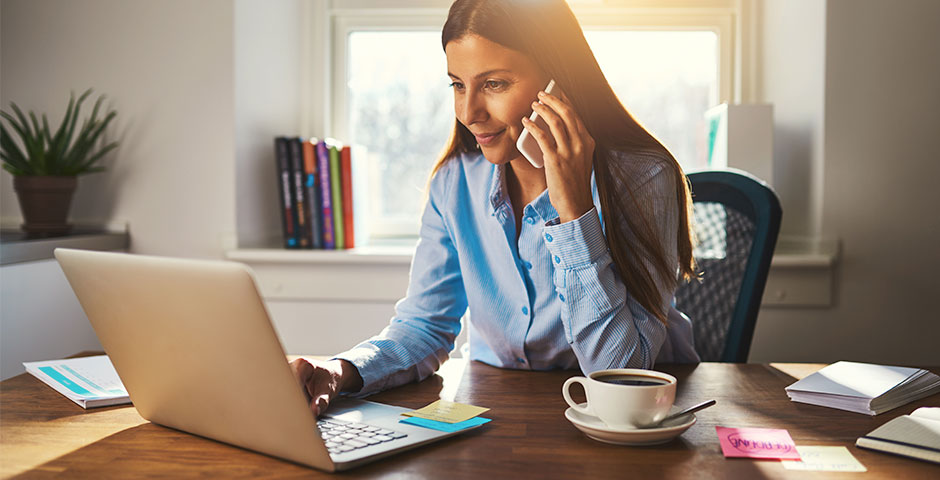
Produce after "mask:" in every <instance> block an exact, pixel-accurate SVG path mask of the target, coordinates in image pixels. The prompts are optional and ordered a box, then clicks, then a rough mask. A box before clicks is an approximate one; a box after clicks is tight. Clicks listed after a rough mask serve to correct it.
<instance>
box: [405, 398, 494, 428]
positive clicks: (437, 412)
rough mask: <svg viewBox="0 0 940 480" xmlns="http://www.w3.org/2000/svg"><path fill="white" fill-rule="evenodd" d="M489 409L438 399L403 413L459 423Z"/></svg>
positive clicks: (408, 415) (407, 415) (409, 415)
mask: <svg viewBox="0 0 940 480" xmlns="http://www.w3.org/2000/svg"><path fill="white" fill-rule="evenodd" d="M487 410H489V409H488V408H483V407H475V406H473V405H467V404H465V403H457V402H449V401H447V400H438V401H436V402H434V403H432V404H430V405H428V406H426V407H423V408H419V409H417V410H412V411H410V412H405V413H403V414H402V415H405V416H406V417H421V418H426V419H428V420H435V421H438V422H444V423H457V422H463V421H465V420H470V419H471V418H473V417H475V416H477V415H479V414H481V413H483V412H485V411H487Z"/></svg>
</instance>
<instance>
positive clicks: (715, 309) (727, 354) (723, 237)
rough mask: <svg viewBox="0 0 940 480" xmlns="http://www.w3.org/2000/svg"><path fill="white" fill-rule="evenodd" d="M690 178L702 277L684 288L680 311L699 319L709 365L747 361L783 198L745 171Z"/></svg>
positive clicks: (697, 331) (695, 322)
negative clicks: (710, 363) (719, 362)
mask: <svg viewBox="0 0 940 480" xmlns="http://www.w3.org/2000/svg"><path fill="white" fill-rule="evenodd" d="M688 177H689V182H690V183H691V186H692V208H693V211H694V226H695V227H694V228H695V235H696V237H697V239H698V244H697V245H696V248H695V251H694V256H695V259H696V262H697V264H698V269H699V271H700V272H701V274H702V277H701V280H700V281H697V280H692V281H691V282H689V283H686V284H683V285H681V286H680V287H679V289H678V291H677V292H676V308H678V309H679V311H681V312H683V313H685V314H686V315H688V316H689V318H690V319H692V326H693V331H694V335H695V350H696V351H697V352H698V354H699V355H700V356H701V357H702V360H704V361H721V362H738V363H743V362H746V361H747V355H748V352H749V350H750V348H751V338H752V337H753V335H754V326H755V324H756V323H757V313H758V310H759V309H760V302H761V297H762V296H763V294H764V285H765V284H766V283H767V273H768V271H769V270H770V261H771V259H772V258H773V252H774V247H775V246H776V244H777V234H778V232H779V231H780V219H781V217H782V215H783V211H782V209H781V208H780V200H779V199H777V195H776V194H775V193H774V191H773V190H771V188H770V187H769V186H767V184H765V183H764V182H762V181H760V180H759V179H757V178H756V177H754V176H752V175H750V174H748V173H746V172H743V171H740V170H731V169H729V170H721V171H706V172H696V173H691V174H689V175H688Z"/></svg>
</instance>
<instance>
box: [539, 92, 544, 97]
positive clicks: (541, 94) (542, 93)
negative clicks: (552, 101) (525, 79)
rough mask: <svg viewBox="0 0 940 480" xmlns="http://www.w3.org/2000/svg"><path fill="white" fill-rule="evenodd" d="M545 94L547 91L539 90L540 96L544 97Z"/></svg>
mask: <svg viewBox="0 0 940 480" xmlns="http://www.w3.org/2000/svg"><path fill="white" fill-rule="evenodd" d="M544 96H545V91H544V90H539V98H542V97H544Z"/></svg>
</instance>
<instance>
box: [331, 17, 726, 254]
mask: <svg viewBox="0 0 940 480" xmlns="http://www.w3.org/2000/svg"><path fill="white" fill-rule="evenodd" d="M366 3H368V2H366ZM424 3H427V2H424ZM444 3H449V2H444ZM597 3H599V2H592V3H590V4H589V5H588V6H586V7H581V6H580V5H578V4H576V5H575V12H576V14H577V15H578V17H579V20H580V22H581V25H582V27H583V28H584V30H585V36H586V37H587V40H588V43H589V44H590V45H591V48H592V50H593V51H594V54H595V56H596V57H597V60H598V63H599V64H600V66H601V69H602V70H603V71H604V73H605V76H607V79H608V81H609V82H610V84H611V86H612V87H613V89H614V91H615V92H616V93H617V95H618V96H619V97H620V98H621V101H623V103H624V105H625V106H626V107H627V109H628V110H629V111H630V112H631V113H632V114H633V115H634V117H636V118H637V119H638V120H639V121H640V122H641V123H642V124H643V125H644V126H645V127H646V128H647V129H648V130H650V131H651V132H652V133H653V134H654V135H656V136H657V138H659V139H660V141H662V142H663V143H664V144H665V145H666V146H667V147H668V148H669V149H670V150H671V151H672V152H673V154H674V155H675V156H676V158H677V159H678V160H679V162H680V163H681V164H682V165H683V167H685V168H686V169H695V168H699V167H702V166H703V165H704V162H705V151H706V147H707V139H706V134H705V132H706V129H705V120H704V116H703V114H704V112H705V110H707V109H708V108H710V107H712V106H714V105H715V104H717V103H720V102H724V101H728V100H729V99H730V94H731V91H732V85H731V82H732V77H733V75H732V68H731V62H730V59H731V57H732V55H731V54H732V52H731V50H732V49H733V48H732V45H733V44H732V41H731V36H732V35H731V25H732V21H731V11H730V10H728V9H727V8H722V9H716V10H715V11H714V12H707V11H704V10H707V9H703V8H697V9H695V10H694V12H695V13H694V14H689V15H683V14H676V13H674V12H682V11H685V10H680V9H673V10H672V11H670V13H669V14H668V15H667V14H663V13H662V12H657V11H645V10H643V9H636V8H634V9H624V8H619V7H616V8H611V7H604V6H597V5H596V4H597ZM621 3H623V2H621ZM628 3H629V2H628ZM679 3H682V2H679ZM718 3H721V2H718ZM698 5H701V4H700V3H699V4H698ZM376 13H377V12H376V11H375V10H374V9H373V10H369V9H368V8H362V9H356V8H346V9H333V10H330V12H329V15H330V18H331V22H330V25H331V28H332V30H333V32H332V36H331V37H330V38H331V39H332V41H331V43H332V44H331V45H330V46H329V50H330V52H331V54H332V56H333V63H332V65H333V69H334V72H333V77H332V89H331V92H332V94H331V97H332V99H333V103H332V109H333V110H332V114H330V115H327V118H329V119H330V121H331V122H332V125H331V127H332V128H330V131H331V132H333V135H335V136H338V137H340V138H342V139H344V140H346V141H349V142H352V143H353V144H354V145H358V146H359V150H358V151H359V154H358V155H356V160H355V161H356V172H355V174H354V175H355V177H356V187H355V188H356V190H357V192H358V193H357V201H356V205H357V210H356V215H357V216H362V219H363V220H364V222H362V223H364V224H365V227H366V230H367V231H368V235H369V238H370V239H373V240H374V239H379V238H386V239H387V238H392V237H414V235H416V234H417V230H418V225H419V219H420V218H419V217H420V213H421V209H422V207H423V204H422V201H423V199H424V188H425V185H426V182H427V178H428V174H429V172H430V169H431V167H432V166H433V164H434V162H435V161H436V160H437V157H438V155H439V154H440V152H441V150H442V149H443V147H444V144H445V142H446V140H447V137H448V134H449V133H450V129H451V128H452V124H453V118H454V116H453V115H454V114H453V97H452V95H453V94H452V92H451V90H450V89H449V88H447V84H448V80H447V76H446V61H445V58H444V54H443V51H442V49H441V46H440V27H441V25H443V22H444V19H445V18H446V9H440V10H437V9H435V10H428V9H414V8H410V9H409V8H397V9H394V8H392V9H389V8H385V9H383V10H382V11H381V13H382V14H381V15H376ZM358 223H360V222H357V224H358Z"/></svg>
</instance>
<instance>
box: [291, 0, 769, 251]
mask: <svg viewBox="0 0 940 480" xmlns="http://www.w3.org/2000/svg"><path fill="white" fill-rule="evenodd" d="M748 1H750V0H744V1H743V2H742V0H666V1H663V0H657V1H649V0H607V1H603V0H581V1H577V0H569V3H570V4H571V7H572V10H573V11H574V13H575V16H576V17H577V19H578V21H579V22H580V24H581V26H582V28H584V29H585V30H610V31H617V30H620V31H624V30H631V31H644V30H645V31H682V30H688V31H703V30H705V31H711V32H713V33H715V35H716V36H717V38H718V41H717V45H718V47H717V48H718V59H719V64H718V68H717V75H718V91H717V92H716V94H717V99H715V100H716V102H715V104H716V105H717V104H721V103H730V102H732V101H735V100H737V101H740V100H741V97H742V95H741V92H742V87H745V86H749V84H750V82H753V79H752V78H750V77H749V76H748V75H747V74H749V73H750V72H749V70H747V69H746V68H743V65H742V62H741V58H742V57H748V56H749V55H752V54H753V52H750V51H749V50H745V51H744V55H742V44H744V43H746V42H742V33H741V32H742V31H745V30H747V31H746V32H745V33H753V32H750V30H748V25H747V22H742V19H741V13H742V11H744V13H748V12H749V11H750V9H751V8H750V7H749V6H747V5H746V4H747V2H748ZM450 3H451V2H450V1H447V0H405V1H399V2H396V6H395V7H389V6H388V4H387V2H381V1H378V0H345V1H337V0H334V1H332V2H327V1H322V0H321V1H319V2H317V4H316V5H315V6H314V7H313V8H312V11H311V12H310V15H308V18H310V19H311V20H310V22H309V23H308V29H309V30H308V44H311V45H313V52H314V53H318V55H317V54H314V55H307V57H308V58H307V59H305V62H310V63H309V64H308V67H307V68H306V69H305V70H306V72H308V73H307V75H308V78H307V81H306V82H304V84H305V85H308V86H309V87H307V88H308V89H312V90H316V89H317V88H318V87H319V88H320V90H319V92H320V93H322V101H320V102H316V99H317V98H318V97H320V96H321V95H317V94H316V93H310V92H302V97H303V98H305V99H306V104H307V106H308V108H307V111H308V112H309V113H308V112H305V114H304V117H303V118H302V119H301V120H302V124H303V129H304V131H305V132H311V131H313V134H314V135H316V134H319V135H325V136H331V137H336V138H340V139H345V138H349V135H348V134H349V131H348V127H349V125H348V120H349V119H348V115H347V113H346V109H347V98H348V89H347V76H348V75H347V74H348V62H347V54H348V47H349V45H348V39H349V34H350V33H352V32H354V31H373V32H378V31H439V30H440V28H441V26H442V25H443V24H444V21H445V20H446V18H447V11H448V7H449V5H450ZM314 31H318V32H320V33H319V34H315V33H313V32H314ZM323 65H328V66H329V68H326V69H324V68H322V66H323ZM318 66H319V68H318ZM317 119H320V121H317ZM317 124H321V125H319V126H320V127H321V128H317V129H315V128H312V127H315V126H317ZM442 146H443V140H442ZM431 161H433V159H429V162H431ZM366 181H369V180H368V179H359V180H357V185H363V186H364V185H365V184H364V183H362V182H366ZM360 188H361V187H360ZM367 220H368V223H366V224H365V227H366V230H367V232H368V238H364V239H363V240H366V242H368V243H372V242H373V241H375V240H379V241H384V240H388V239H394V238H416V237H417V235H418V228H419V226H420V225H419V222H418V220H419V218H416V219H415V221H413V222H412V221H408V222H401V221H388V220H383V219H381V218H368V219H367Z"/></svg>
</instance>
